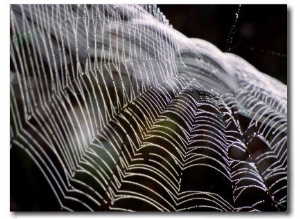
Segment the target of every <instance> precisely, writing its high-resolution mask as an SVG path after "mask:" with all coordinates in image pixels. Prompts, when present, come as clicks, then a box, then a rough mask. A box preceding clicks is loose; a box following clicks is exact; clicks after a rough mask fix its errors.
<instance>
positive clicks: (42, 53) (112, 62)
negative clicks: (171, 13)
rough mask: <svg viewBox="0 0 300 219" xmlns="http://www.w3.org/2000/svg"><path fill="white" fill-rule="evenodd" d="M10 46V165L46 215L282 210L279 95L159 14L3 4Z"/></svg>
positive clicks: (273, 85) (124, 8) (276, 87)
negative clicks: (48, 210) (36, 192)
mask: <svg viewBox="0 0 300 219" xmlns="http://www.w3.org/2000/svg"><path fill="white" fill-rule="evenodd" d="M10 46H11V56H10V58H11V72H10V76H11V80H10V83H11V86H10V95H11V101H10V110H11V113H10V114H11V115H10V116H11V123H10V130H11V145H10V147H11V149H10V150H11V165H12V163H13V164H14V163H19V165H20V166H22V167H26V170H27V171H28V172H29V173H30V171H33V169H34V168H38V170H39V171H37V172H38V174H39V175H38V176H35V175H34V174H32V172H31V175H33V178H35V177H36V178H43V180H45V181H46V182H47V183H46V184H45V185H46V186H45V187H47V188H44V189H41V190H40V191H41V192H42V193H43V192H45V194H48V193H47V192H46V191H48V192H49V191H50V193H52V194H54V197H55V198H53V199H51V200H50V201H49V202H55V206H56V208H54V210H67V211H109V210H114V211H119V210H120V211H186V210H196V211H203V210H204V211H286V210H287V88H286V86H285V85H283V84H282V83H281V82H279V81H277V80H276V79H273V78H271V77H269V76H267V75H265V74H263V73H261V72H258V71H257V70H256V69H255V68H254V67H252V66H251V65H250V64H248V63H247V62H246V61H244V60H242V59H241V58H239V57H238V56H235V55H233V54H230V53H222V52H221V51H220V50H218V49H217V48H216V47H214V46H213V45H211V44H210V43H208V42H206V41H203V40H199V39H188V38H186V37H185V36H184V35H182V34H181V33H179V32H177V31H176V30H174V29H172V27H171V26H170V25H169V23H168V20H167V19H166V18H165V17H164V15H163V14H162V13H161V12H160V11H159V8H157V7H156V6H155V5H142V6H138V5H12V6H11V44H10ZM13 170H14V172H12V169H11V174H13V175H14V174H15V175H18V174H22V173H20V172H21V171H17V170H15V169H13ZM26 173H27V172H26ZM28 176H30V174H29V175H28ZM27 181H28V183H29V184H30V182H31V181H34V179H29V178H27ZM34 182H36V181H34ZM19 183H20V182H17V181H14V180H12V181H11V184H12V185H19ZM33 186H35V185H33ZM20 191H22V188H21V189H20ZM20 196H22V194H20V193H19V194H18V193H17V194H16V193H13V191H11V199H12V200H13V204H14V206H16V207H15V208H13V210H19V209H23V208H22V204H23V203H24V201H23V202H22V201H20V200H21V199H20ZM40 196H41V197H44V199H47V197H45V196H43V195H40ZM44 199H43V200H42V201H41V202H43V201H44V202H47V201H46V200H44ZM26 201H27V202H28V200H27V199H26ZM48 204H49V203H48ZM50 204H51V205H53V203H50ZM41 205H42V204H41ZM58 206H59V207H58ZM34 207H35V208H33V209H29V210H34V209H39V207H38V206H34ZM27 210H28V209H27ZM39 210H43V208H41V209H39Z"/></svg>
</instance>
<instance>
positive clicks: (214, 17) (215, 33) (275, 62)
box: [158, 5, 287, 84]
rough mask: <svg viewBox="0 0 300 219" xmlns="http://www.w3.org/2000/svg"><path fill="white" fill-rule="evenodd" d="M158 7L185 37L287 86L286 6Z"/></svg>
mask: <svg viewBox="0 0 300 219" xmlns="http://www.w3.org/2000/svg"><path fill="white" fill-rule="evenodd" d="M158 7H159V8H160V9H161V11H162V12H163V13H164V15H165V16H166V18H167V19H168V20H169V21H170V24H172V25H173V27H174V28H175V29H177V30H178V31H180V32H181V33H183V34H184V35H186V36H187V37H192V38H201V39H204V40H207V41H209V42H211V43H213V44H214V45H215V46H217V47H218V48H219V49H220V50H222V51H227V52H228V51H229V52H232V53H234V54H237V55H239V56H241V57H243V58H244V59H245V60H247V61H248V62H249V63H251V64H252V65H253V66H255V67H256V68H257V69H258V70H259V71H262V72H264V73H267V74H269V75H271V76H272V77H275V78H277V79H279V80H280V81H282V82H283V83H285V84H287V6H286V5H241V6H240V7H239V5H158ZM239 8H240V12H239V16H238V19H237V20H236V13H237V12H238V9H239ZM230 38H232V39H231V40H230Z"/></svg>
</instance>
